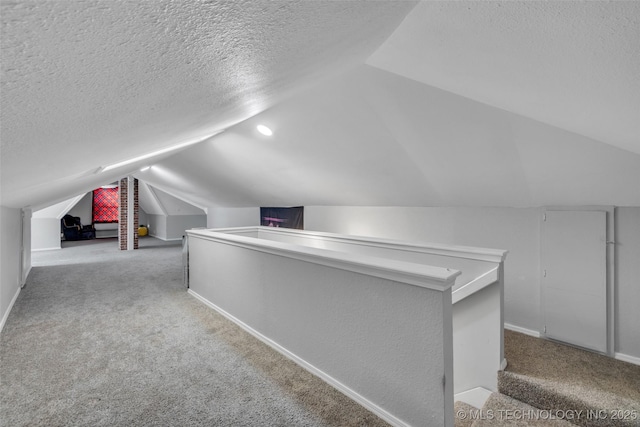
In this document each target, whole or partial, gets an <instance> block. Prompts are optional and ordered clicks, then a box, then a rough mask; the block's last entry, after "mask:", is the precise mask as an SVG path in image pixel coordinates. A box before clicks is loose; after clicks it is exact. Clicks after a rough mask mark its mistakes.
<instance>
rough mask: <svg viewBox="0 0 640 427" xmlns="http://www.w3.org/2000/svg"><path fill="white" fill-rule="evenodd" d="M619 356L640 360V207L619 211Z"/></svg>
mask: <svg viewBox="0 0 640 427" xmlns="http://www.w3.org/2000/svg"><path fill="white" fill-rule="evenodd" d="M615 247H616V284H617V286H616V311H617V313H618V316H617V319H616V320H617V321H616V350H615V351H616V352H617V353H622V354H624V355H629V356H634V357H640V310H639V309H638V304H640V207H635V208H617V209H616V245H615Z"/></svg>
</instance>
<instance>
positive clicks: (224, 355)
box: [0, 237, 386, 427]
mask: <svg viewBox="0 0 640 427" xmlns="http://www.w3.org/2000/svg"><path fill="white" fill-rule="evenodd" d="M140 245H141V249H139V250H136V251H128V252H127V251H119V250H118V249H117V243H116V241H115V240H105V241H90V242H69V243H65V246H66V248H65V249H63V250H59V251H49V252H46V253H45V252H38V253H34V254H33V265H34V266H35V267H34V268H33V270H32V272H31V274H30V276H29V279H28V283H27V287H26V288H25V289H23V290H22V292H21V293H20V296H19V297H18V300H17V301H16V304H15V306H14V308H13V310H12V311H11V314H10V316H9V318H8V320H7V323H6V325H5V328H4V330H3V332H2V335H1V337H0V425H2V426H12V427H13V426H70V425H77V426H89V425H90V426H214V425H215V426H218V425H220V426H222V425H224V426H230V425H233V426H263V425H269V426H291V425H301V426H361V425H370V426H378V425H386V424H385V423H384V422H383V421H382V420H380V419H379V418H377V417H376V416H374V415H373V414H371V413H370V412H368V411H367V410H365V409H364V408H362V407H361V406H359V405H358V404H356V403H355V402H353V401H351V400H350V399H348V398H347V397H346V396H344V395H342V394H341V393H340V392H338V391H336V390H335V389H333V388H332V387H330V386H328V385H327V384H325V383H324V382H322V381H321V380H319V379H318V378H316V377H314V376H313V375H311V374H309V373H308V372H307V371H305V370H304V369H302V368H300V367H298V366H297V365H295V364H294V363H293V362H290V361H289V360H287V359H285V358H284V357H283V356H281V355H280V354H278V353H276V352H275V351H273V350H271V349H270V348H269V347H267V346H266V345H264V344H262V343H261V342H259V341H258V340H256V339H255V338H253V337H252V336H250V335H248V334H247V333H245V332H244V331H242V330H241V329H240V328H238V327H237V326H236V325H234V324H232V323H231V322H229V321H228V320H226V319H224V318H223V317H222V316H220V315H218V314H217V313H215V312H214V311H213V310H211V309H210V308H208V307H206V306H205V305H203V304H202V303H200V302H199V301H197V300H195V299H194V298H193V297H191V296H190V295H188V294H187V292H186V289H185V288H184V287H183V285H182V265H181V262H182V258H181V247H180V243H179V242H178V243H177V244H176V243H174V244H167V243H165V242H161V241H159V240H156V239H153V238H148V237H146V238H142V239H140Z"/></svg>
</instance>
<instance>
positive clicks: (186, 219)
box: [147, 214, 207, 240]
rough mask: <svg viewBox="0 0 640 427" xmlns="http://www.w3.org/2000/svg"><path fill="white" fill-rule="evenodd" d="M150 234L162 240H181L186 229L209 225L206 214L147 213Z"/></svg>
mask: <svg viewBox="0 0 640 427" xmlns="http://www.w3.org/2000/svg"><path fill="white" fill-rule="evenodd" d="M147 222H148V225H149V235H150V236H153V237H157V238H158V239H162V240H179V239H182V236H183V235H184V234H185V230H188V229H191V228H205V227H207V217H206V215H168V216H165V215H151V214H147Z"/></svg>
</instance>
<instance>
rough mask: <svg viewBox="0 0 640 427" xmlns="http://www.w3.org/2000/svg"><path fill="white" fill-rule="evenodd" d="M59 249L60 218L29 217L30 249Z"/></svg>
mask: <svg viewBox="0 0 640 427" xmlns="http://www.w3.org/2000/svg"><path fill="white" fill-rule="evenodd" d="M48 249H60V220H59V219H58V218H36V217H33V218H31V250H34V251H42V250H48Z"/></svg>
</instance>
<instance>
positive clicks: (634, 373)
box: [498, 331, 640, 427]
mask: <svg viewBox="0 0 640 427" xmlns="http://www.w3.org/2000/svg"><path fill="white" fill-rule="evenodd" d="M505 356H506V358H507V361H508V363H509V365H508V366H507V369H506V371H504V372H500V373H499V376H498V387H499V391H500V392H501V393H503V394H507V395H509V396H511V397H513V398H515V399H518V400H520V401H523V402H526V403H529V404H530V405H532V406H535V407H536V408H541V409H549V410H554V411H568V412H569V413H571V414H579V416H575V417H574V418H573V419H572V420H571V421H572V423H574V424H577V425H581V426H603V427H604V426H607V427H614V426H625V427H626V426H628V427H631V426H640V366H636V365H633V364H630V363H626V362H622V361H619V360H615V359H612V358H610V357H606V356H602V355H599V354H596V353H592V352H589V351H585V350H582V349H578V348H574V347H571V346H567V345H563V344H560V343H556V342H553V341H549V340H543V339H539V338H534V337H530V336H527V335H523V334H520V333H517V332H513V331H505ZM590 411H591V412H590ZM594 411H595V412H594ZM572 416H573V415H572Z"/></svg>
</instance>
